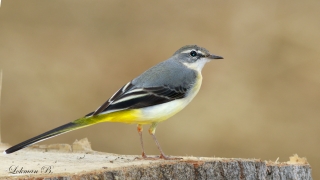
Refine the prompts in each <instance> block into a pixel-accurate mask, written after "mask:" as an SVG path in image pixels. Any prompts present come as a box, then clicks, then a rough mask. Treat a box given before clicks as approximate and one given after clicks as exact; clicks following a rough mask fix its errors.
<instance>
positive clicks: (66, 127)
mask: <svg viewBox="0 0 320 180" xmlns="http://www.w3.org/2000/svg"><path fill="white" fill-rule="evenodd" d="M85 126H87V125H83V124H79V123H74V122H70V123H68V124H65V125H62V126H59V127H57V128H54V129H52V130H50V131H48V132H45V133H43V134H40V135H38V136H36V137H33V138H31V139H28V140H26V141H23V142H21V143H19V144H17V145H14V146H12V147H11V148H9V149H7V150H5V151H4V152H3V153H4V154H10V153H13V152H15V151H18V150H20V149H23V148H25V147H28V146H30V145H32V144H35V143H37V142H40V141H43V140H46V139H49V138H52V137H54V136H58V135H60V134H63V133H66V132H69V131H72V130H75V129H79V128H82V127H85Z"/></svg>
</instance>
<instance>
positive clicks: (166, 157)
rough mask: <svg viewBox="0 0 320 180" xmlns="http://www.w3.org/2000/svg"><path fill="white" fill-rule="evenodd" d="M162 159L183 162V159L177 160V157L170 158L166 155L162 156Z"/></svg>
mask: <svg viewBox="0 0 320 180" xmlns="http://www.w3.org/2000/svg"><path fill="white" fill-rule="evenodd" d="M159 158H160V159H165V160H181V159H183V158H177V157H170V156H167V155H165V154H160V157H159Z"/></svg>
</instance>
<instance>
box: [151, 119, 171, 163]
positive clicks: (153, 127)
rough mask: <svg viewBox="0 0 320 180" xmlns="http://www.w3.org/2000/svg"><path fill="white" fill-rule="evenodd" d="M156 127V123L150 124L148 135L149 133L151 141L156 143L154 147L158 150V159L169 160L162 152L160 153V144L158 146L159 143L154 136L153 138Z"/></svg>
mask: <svg viewBox="0 0 320 180" xmlns="http://www.w3.org/2000/svg"><path fill="white" fill-rule="evenodd" d="M157 125H158V123H152V124H151V126H150V128H149V133H150V135H151V136H152V137H153V140H154V142H155V143H156V145H157V147H158V149H159V151H160V158H161V159H171V158H169V157H167V156H166V155H165V154H164V152H163V151H162V149H161V147H160V144H159V142H158V140H157V138H156V136H155V133H156V128H157Z"/></svg>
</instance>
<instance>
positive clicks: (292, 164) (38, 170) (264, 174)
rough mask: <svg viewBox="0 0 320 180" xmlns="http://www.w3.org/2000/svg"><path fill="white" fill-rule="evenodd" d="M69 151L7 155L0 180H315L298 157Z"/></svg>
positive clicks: (83, 146) (82, 144)
mask: <svg viewBox="0 0 320 180" xmlns="http://www.w3.org/2000/svg"><path fill="white" fill-rule="evenodd" d="M68 146H70V145H66V144H63V145H49V146H44V145H40V146H39V145H38V146H33V148H27V149H26V150H21V151H18V152H17V153H13V154H7V155H3V154H2V155H0V162H1V163H0V179H11V178H15V179H46V180H51V179H52V180H57V179H112V180H122V179H123V180H124V179H144V180H149V179H151V180H152V179H183V180H185V179H217V180H220V179H221V180H225V179H230V180H237V179H239V180H240V179H241V180H242V179H246V180H260V179H261V180H277V179H279V180H280V179H281V180H300V179H301V180H312V177H311V167H310V165H309V164H308V163H307V161H306V159H305V158H299V157H298V156H297V155H294V156H293V157H290V161H288V162H283V163H280V162H277V161H276V162H270V161H269V162H267V161H262V160H259V159H227V158H207V157H179V158H181V159H178V160H162V159H156V160H143V159H140V158H137V157H139V156H127V155H116V154H109V153H102V152H96V151H92V150H91V147H90V144H89V145H88V142H87V140H84V141H83V140H81V141H77V142H75V143H74V144H73V145H72V146H70V147H68ZM0 149H2V150H3V149H4V148H0ZM44 167H45V168H44ZM48 168H49V169H48Z"/></svg>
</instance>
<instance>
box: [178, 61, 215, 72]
mask: <svg viewBox="0 0 320 180" xmlns="http://www.w3.org/2000/svg"><path fill="white" fill-rule="evenodd" d="M209 61H210V60H208V59H200V60H198V61H196V62H194V63H187V62H184V63H183V64H184V65H185V66H187V67H188V68H190V69H193V70H196V71H199V72H201V70H202V68H203V66H204V65H205V64H206V63H207V62H209Z"/></svg>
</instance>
